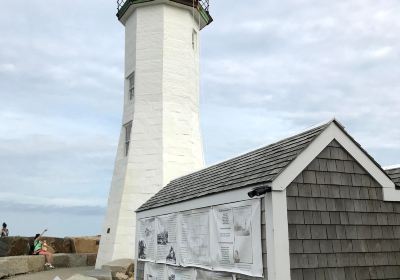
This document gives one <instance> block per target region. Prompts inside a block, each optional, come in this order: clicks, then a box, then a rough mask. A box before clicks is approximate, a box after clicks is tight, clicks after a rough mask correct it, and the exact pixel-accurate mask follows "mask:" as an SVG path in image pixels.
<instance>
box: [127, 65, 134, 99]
mask: <svg viewBox="0 0 400 280" xmlns="http://www.w3.org/2000/svg"><path fill="white" fill-rule="evenodd" d="M128 82H129V100H133V98H134V97H135V72H133V73H132V74H131V75H130V76H129V77H128Z"/></svg>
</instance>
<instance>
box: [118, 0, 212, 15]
mask: <svg viewBox="0 0 400 280" xmlns="http://www.w3.org/2000/svg"><path fill="white" fill-rule="evenodd" d="M126 1H128V0H117V10H118V12H119V11H120V10H121V9H122V7H123V6H124V5H125V2H126ZM177 2H181V1H177ZM187 2H188V3H190V2H192V3H193V5H194V6H195V7H198V5H200V6H201V7H202V8H203V9H204V10H205V11H207V12H208V10H209V8H210V1H209V0H192V1H190V0H188V1H187Z"/></svg>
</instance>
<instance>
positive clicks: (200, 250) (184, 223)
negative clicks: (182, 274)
mask: <svg viewBox="0 0 400 280" xmlns="http://www.w3.org/2000/svg"><path fill="white" fill-rule="evenodd" d="M210 211H211V208H205V209H199V210H193V211H187V212H183V213H182V214H181V215H182V216H181V226H180V244H179V245H180V253H181V254H180V257H181V265H183V266H189V265H191V266H200V267H210V266H211V263H210Z"/></svg>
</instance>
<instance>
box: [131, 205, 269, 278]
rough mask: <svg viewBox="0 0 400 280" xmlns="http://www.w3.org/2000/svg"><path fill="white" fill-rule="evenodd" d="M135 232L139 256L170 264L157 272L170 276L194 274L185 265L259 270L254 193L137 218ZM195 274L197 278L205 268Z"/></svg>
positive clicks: (257, 210)
mask: <svg viewBox="0 0 400 280" xmlns="http://www.w3.org/2000/svg"><path fill="white" fill-rule="evenodd" d="M137 232H138V233H137V240H138V259H139V260H142V261H149V262H154V263H158V264H168V265H172V266H173V267H169V266H167V268H163V269H162V271H163V272H162V273H164V274H165V275H168V274H169V273H170V274H171V275H175V276H171V277H172V278H173V279H196V278H194V276H193V275H194V274H191V273H192V272H191V270H187V269H183V268H189V267H197V268H203V269H206V270H211V271H213V270H215V271H220V272H229V273H240V274H244V275H249V276H254V277H262V276H263V264H262V244H261V209H260V200H259V199H254V200H247V201H241V202H235V203H230V204H223V205H217V206H213V207H207V208H201V209H196V210H191V211H184V212H179V213H172V214H167V215H162V216H157V217H150V218H144V219H140V220H138V231H137ZM146 265H147V264H146ZM179 267H181V268H182V269H179ZM147 269H148V271H149V273H150V272H151V271H153V270H154V269H155V268H154V267H153V266H151V265H149V268H147ZM158 269H161V268H158ZM174 273H175V274H174ZM210 273H212V272H210ZM151 274H152V275H161V272H159V271H158V272H154V271H153V272H151ZM164 274H163V275H164ZM214 274H215V272H214ZM196 275H197V274H196ZM198 275H199V276H198V277H200V278H199V279H202V278H204V277H206V275H207V271H201V272H200V273H199V274H198ZM214 276H215V277H217V276H218V278H220V279H225V278H226V277H228V278H229V277H230V276H231V275H230V274H228V275H226V274H223V273H222V274H218V275H217V274H215V275H214ZM154 277H155V276H154ZM158 277H159V276H158ZM174 277H175V278H174ZM196 277H197V276H196ZM149 279H153V278H149ZM167 279H169V278H167ZM229 279H231V278H229Z"/></svg>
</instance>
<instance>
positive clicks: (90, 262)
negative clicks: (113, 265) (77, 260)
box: [86, 254, 97, 266]
mask: <svg viewBox="0 0 400 280" xmlns="http://www.w3.org/2000/svg"><path fill="white" fill-rule="evenodd" d="M86 255H87V263H86V264H87V266H95V265H96V259H97V254H86Z"/></svg>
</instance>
